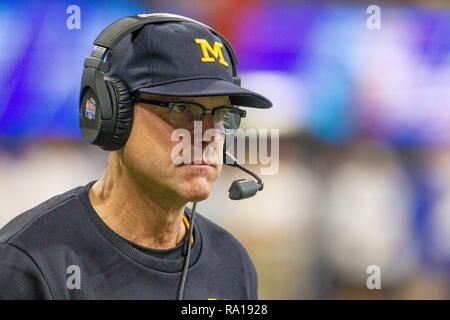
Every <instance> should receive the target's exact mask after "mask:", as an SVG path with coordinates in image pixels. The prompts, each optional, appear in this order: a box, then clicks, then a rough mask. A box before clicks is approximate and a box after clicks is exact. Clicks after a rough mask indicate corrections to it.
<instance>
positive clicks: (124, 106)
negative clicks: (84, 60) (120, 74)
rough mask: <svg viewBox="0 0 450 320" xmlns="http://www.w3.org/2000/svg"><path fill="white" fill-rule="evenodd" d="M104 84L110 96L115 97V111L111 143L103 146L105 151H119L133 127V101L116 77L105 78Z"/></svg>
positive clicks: (123, 84)
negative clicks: (108, 89)
mask: <svg viewBox="0 0 450 320" xmlns="http://www.w3.org/2000/svg"><path fill="white" fill-rule="evenodd" d="M105 82H106V84H107V86H108V88H110V90H111V91H112V92H111V95H115V96H116V101H117V110H116V121H115V126H114V132H113V134H112V137H111V142H110V143H109V144H108V145H107V146H104V149H106V150H117V149H120V148H121V147H122V146H123V145H124V144H125V142H126V141H127V139H128V137H129V136H130V132H131V126H132V125H133V104H134V99H133V97H132V96H131V94H130V91H129V89H128V86H127V85H126V84H125V82H123V81H122V80H120V79H119V78H117V77H107V78H105Z"/></svg>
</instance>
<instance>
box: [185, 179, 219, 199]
mask: <svg viewBox="0 0 450 320" xmlns="http://www.w3.org/2000/svg"><path fill="white" fill-rule="evenodd" d="M195 180H197V181H193V182H191V183H187V184H185V185H184V186H183V189H184V190H183V191H182V194H183V198H185V199H186V200H187V201H188V202H198V201H202V200H205V199H206V198H208V197H209V195H210V193H211V189H212V186H211V183H210V182H208V181H205V179H202V178H200V179H195Z"/></svg>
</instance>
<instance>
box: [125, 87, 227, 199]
mask: <svg viewBox="0 0 450 320" xmlns="http://www.w3.org/2000/svg"><path fill="white" fill-rule="evenodd" d="M145 98H146V99H153V100H160V101H167V102H177V101H183V102H193V103H198V104H201V105H203V106H204V107H205V108H206V109H214V108H216V107H220V106H229V105H230V101H229V98H228V97H226V96H212V97H168V96H156V95H146V96H145ZM170 112H171V111H170V109H167V108H164V107H159V106H156V105H153V104H147V103H136V104H135V106H134V119H133V126H132V129H131V133H130V136H129V138H128V140H127V143H126V144H125V146H124V147H123V148H122V149H121V150H119V154H120V157H121V159H122V162H123V164H124V165H125V166H126V167H127V169H128V171H129V172H130V174H131V175H133V178H134V179H138V181H139V182H140V184H141V185H143V186H148V187H149V188H151V190H150V191H153V192H158V193H159V194H158V195H159V196H161V197H166V198H167V199H169V200H170V199H173V198H174V197H176V198H178V199H181V200H184V201H200V200H204V199H206V198H207V197H208V196H209V194H210V192H211V189H212V184H213V182H214V181H215V180H216V179H217V177H218V176H219V175H220V172H221V170H222V164H221V163H213V164H205V163H203V164H176V162H174V161H173V159H172V150H173V149H174V147H175V146H176V145H177V144H179V143H180V141H178V140H176V141H172V138H171V136H172V133H173V131H174V130H175V128H174V127H173V126H172V124H171V119H170ZM172 112H173V111H172ZM201 125H202V132H201V133H202V136H203V133H204V132H205V131H206V130H207V129H210V128H214V120H213V117H212V115H211V114H207V115H205V117H204V119H203V121H202V123H201ZM217 136H218V137H220V139H219V140H218V142H216V143H218V144H216V147H217V146H220V148H219V149H220V150H222V146H223V137H222V136H221V135H217ZM187 141H189V140H187ZM209 143H212V142H203V144H201V143H200V144H196V145H197V146H198V147H201V148H202V150H201V151H202V153H203V151H204V149H205V148H206V147H207V145H208V144H209ZM188 145H189V146H190V147H191V146H192V147H191V148H189V149H191V150H190V152H191V155H192V161H193V160H194V158H193V155H194V151H193V150H194V147H193V145H194V141H193V134H192V140H191V143H189V142H188ZM211 147H212V146H211V145H210V146H209V148H211ZM216 150H217V149H216ZM197 152H198V150H197Z"/></svg>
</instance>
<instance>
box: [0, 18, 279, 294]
mask: <svg viewBox="0 0 450 320" xmlns="http://www.w3.org/2000/svg"><path fill="white" fill-rule="evenodd" d="M138 20H139V19H138ZM116 25H117V24H116ZM116 25H115V26H116ZM112 29H114V28H112ZM213 43H219V44H218V45H214V47H213V46H212V44H213ZM222 49H223V51H222ZM225 49H226V46H225V45H224V44H223V38H221V37H220V36H218V34H216V33H214V32H213V31H212V30H211V29H210V28H209V27H207V26H205V25H202V24H200V23H198V22H195V21H193V20H192V21H172V22H170V21H166V22H161V21H160V22H158V23H148V24H146V25H143V26H142V27H141V28H139V29H137V30H133V31H132V32H130V34H128V35H126V37H124V38H123V39H122V40H121V41H120V42H119V43H118V44H117V46H115V47H114V49H113V50H112V51H111V54H110V57H108V59H109V60H108V61H109V62H108V63H109V66H110V68H109V70H108V73H107V78H105V81H110V82H111V83H110V84H108V85H111V86H117V87H118V88H119V89H117V90H118V91H119V93H117V91H114V90H116V89H111V91H109V92H110V94H111V96H112V95H114V94H113V93H114V92H116V95H117V97H118V96H119V95H120V96H121V97H120V99H122V100H120V99H119V100H120V104H122V106H120V104H119V107H117V106H116V107H114V108H119V110H118V111H117V110H116V111H117V112H116V111H114V112H116V113H117V114H118V115H117V117H123V118H126V117H124V114H126V113H127V112H128V111H130V112H131V113H132V121H131V119H127V121H129V122H130V123H129V124H130V128H129V132H125V133H123V132H122V133H121V134H122V139H123V142H122V143H121V144H115V147H111V145H112V144H111V143H110V141H107V142H105V141H103V142H102V143H103V145H101V146H102V148H104V149H108V150H113V151H111V152H110V156H109V162H108V165H107V168H106V170H105V172H104V173H103V176H102V177H101V178H100V179H99V180H98V181H93V182H90V183H88V184H87V185H85V186H82V187H77V188H75V189H72V190H70V191H67V192H66V193H64V194H61V195H57V196H55V197H53V198H51V199H49V200H47V201H46V202H44V203H42V204H40V205H38V206H37V207H35V208H33V209H31V210H29V211H27V212H25V213H23V214H21V215H19V216H18V217H17V218H15V219H13V220H12V221H11V222H10V223H9V224H7V225H6V226H5V227H4V228H3V229H1V231H0V298H3V299H175V298H177V296H178V295H179V292H180V278H181V277H182V269H183V263H184V262H186V261H188V263H189V264H188V265H187V267H188V269H187V270H188V276H187V278H186V282H185V289H184V298H186V299H208V298H218V299H256V298H257V276H256V271H255V267H254V265H253V263H252V262H251V260H250V258H249V256H248V254H247V252H246V251H245V249H244V248H243V247H242V245H241V244H240V243H239V242H238V241H237V240H236V239H235V238H234V237H233V236H232V235H231V234H230V233H228V232H227V231H225V230H224V229H222V228H221V227H219V226H217V225H216V224H214V223H213V222H211V221H209V220H208V219H206V218H205V217H203V216H201V215H198V216H197V219H196V220H195V221H194V224H193V226H192V229H190V227H191V226H190V222H191V220H190V219H191V211H190V210H189V209H188V208H187V207H186V204H187V203H188V202H191V201H192V202H197V201H201V200H204V199H206V198H207V197H208V196H209V194H210V192H211V188H212V184H213V182H214V181H215V180H216V179H217V177H218V176H219V175H220V172H221V169H222V165H221V164H220V163H219V162H218V161H217V159H216V161H212V162H210V161H206V160H205V159H204V158H203V159H201V161H200V162H199V163H197V162H196V163H194V162H189V163H183V162H182V163H179V162H176V161H174V159H173V158H174V157H173V154H172V151H173V150H174V148H175V146H176V145H177V144H178V143H179V142H178V141H173V140H172V133H173V131H174V130H175V129H181V130H183V129H184V130H185V131H184V132H186V131H187V132H192V131H193V128H195V123H194V120H200V121H201V122H200V124H201V125H202V130H203V132H204V131H205V130H208V129H214V130H216V131H217V132H218V134H217V135H216V136H215V139H212V140H213V141H214V143H219V145H220V146H221V145H222V144H223V135H224V134H226V130H229V129H237V126H239V122H240V117H241V116H243V115H244V114H243V113H242V111H239V110H240V109H238V108H237V107H236V106H235V104H239V105H242V106H251V107H263V108H264V107H266V108H267V107H270V106H271V103H270V101H269V100H267V99H266V98H264V97H262V96H260V95H258V94H256V93H254V92H252V91H249V90H246V89H244V88H241V87H240V86H238V85H236V84H235V83H233V76H234V75H233V69H232V68H233V67H234V66H233V61H232V60H231V56H230V53H229V52H228V51H227V50H225ZM95 59H97V58H95ZM88 60H89V59H87V61H88ZM96 61H97V62H98V61H100V60H99V59H97V60H96ZM99 63H100V62H99ZM88 66H89V62H88V63H85V67H88ZM85 73H86V71H85ZM83 79H84V78H83ZM83 81H84V80H83ZM123 83H124V84H123ZM83 90H84V89H83V86H82V91H83ZM125 91H129V96H128V92H125ZM98 95H100V94H98ZM83 96H84V98H83V99H82V105H81V109H80V117H81V127H82V131H83V130H84V131H83V135H84V137H85V138H86V136H87V135H89V134H92V129H91V128H90V127H89V123H90V122H89V121H92V123H93V125H99V126H101V121H103V120H101V119H100V120H98V119H97V118H96V117H98V116H99V115H98V113H100V112H106V111H101V110H102V109H101V108H99V106H97V104H100V102H101V104H104V101H101V100H96V99H97V96H96V95H92V96H91V97H86V94H85V93H83V92H82V97H83ZM124 96H125V98H124ZM93 97H95V99H94V98H93ZM99 101H100V102H99ZM128 102H131V104H130V105H131V106H132V108H131V107H130V110H127V109H126V108H125V109H124V106H123V104H125V103H128ZM103 107H104V106H103ZM120 108H122V109H120ZM114 112H113V114H114ZM103 116H104V115H102V117H103ZM106 118H107V117H105V119H106ZM230 120H233V121H231V122H230ZM83 121H85V122H83ZM115 121H122V123H121V124H120V125H118V124H116V125H115V126H114V128H115V130H116V129H117V127H120V129H121V130H122V131H126V129H124V128H126V125H125V123H124V121H125V120H124V119H121V120H120V119H119V118H117V119H115ZM86 123H88V125H85V124H86ZM131 123H132V125H131ZM86 126H87V127H89V128H88V129H86ZM233 126H234V127H233ZM103 131H105V130H102V129H99V130H98V132H97V133H96V134H103ZM117 135H118V134H116V133H114V134H113V136H114V137H116V136H117ZM111 139H113V138H111ZM87 140H88V141H89V142H91V143H95V144H98V145H100V144H99V143H97V142H94V140H89V139H87ZM189 141H190V140H189ZM105 144H106V145H108V147H106V146H105ZM194 144H195V143H194ZM189 145H191V143H189ZM197 147H198V144H197ZM206 147H208V143H200V148H201V151H204V150H205V148H206ZM184 151H185V150H184ZM194 151H195V148H191V150H189V152H192V154H194V153H195V152H194ZM180 156H181V155H180ZM183 156H186V154H183ZM74 170H76V168H74ZM188 230H192V237H189V236H188ZM185 244H186V245H185ZM186 247H187V248H188V249H186ZM187 250H190V251H188V252H190V259H187V260H186V251H187ZM185 276H186V275H185ZM181 295H182V296H183V294H181Z"/></svg>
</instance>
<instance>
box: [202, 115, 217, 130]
mask: <svg viewBox="0 0 450 320" xmlns="http://www.w3.org/2000/svg"><path fill="white" fill-rule="evenodd" d="M202 127H203V131H205V130H208V129H214V117H213V115H212V114H205V116H204V118H203V122H202Z"/></svg>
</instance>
